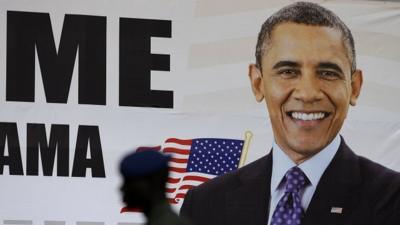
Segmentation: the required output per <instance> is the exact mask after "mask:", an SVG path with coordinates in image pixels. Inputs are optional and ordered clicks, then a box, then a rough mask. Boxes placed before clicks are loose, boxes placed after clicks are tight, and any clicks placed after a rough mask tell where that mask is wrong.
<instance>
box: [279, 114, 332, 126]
mask: <svg viewBox="0 0 400 225" xmlns="http://www.w3.org/2000/svg"><path fill="white" fill-rule="evenodd" d="M285 114H286V116H287V117H289V118H290V121H292V122H294V123H295V124H296V125H297V126H299V127H300V128H304V129H312V128H317V126H318V125H320V124H321V123H322V122H323V121H325V119H326V118H328V117H329V116H330V115H331V114H332V113H330V112H328V111H322V110H318V111H300V110H293V111H287V112H286V113H285Z"/></svg>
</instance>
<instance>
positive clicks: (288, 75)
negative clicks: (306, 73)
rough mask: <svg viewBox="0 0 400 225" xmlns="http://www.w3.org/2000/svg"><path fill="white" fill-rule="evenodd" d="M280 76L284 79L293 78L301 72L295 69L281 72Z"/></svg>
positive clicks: (279, 72)
mask: <svg viewBox="0 0 400 225" xmlns="http://www.w3.org/2000/svg"><path fill="white" fill-rule="evenodd" d="M278 74H279V75H281V76H282V77H283V78H293V77H295V76H297V75H298V74H299V71H297V70H293V69H283V70H279V71H278Z"/></svg>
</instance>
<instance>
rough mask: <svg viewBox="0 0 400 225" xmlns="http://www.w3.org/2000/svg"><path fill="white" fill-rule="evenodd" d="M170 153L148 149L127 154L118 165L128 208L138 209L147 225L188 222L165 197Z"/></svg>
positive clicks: (168, 224)
mask: <svg viewBox="0 0 400 225" xmlns="http://www.w3.org/2000/svg"><path fill="white" fill-rule="evenodd" d="M169 158H170V157H169V156H166V155H163V154H161V153H159V152H157V151H153V150H147V151H142V152H135V153H132V154H130V155H128V156H126V157H125V158H124V159H123V160H122V161H121V164H120V172H121V174H122V176H123V178H124V183H123V185H122V187H121V191H122V195H123V201H124V202H125V203H126V204H127V207H128V208H138V209H139V210H141V211H143V213H144V214H145V216H146V218H147V223H146V224H147V225H188V223H187V222H184V221H182V219H181V218H179V217H178V215H176V214H175V213H174V212H173V211H172V209H171V207H170V205H169V204H168V201H167V199H166V197H165V184H166V182H167V179H168V161H169Z"/></svg>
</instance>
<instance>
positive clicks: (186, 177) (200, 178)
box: [183, 176, 209, 182]
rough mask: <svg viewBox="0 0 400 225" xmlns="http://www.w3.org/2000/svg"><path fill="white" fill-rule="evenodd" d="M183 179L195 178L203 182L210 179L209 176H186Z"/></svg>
mask: <svg viewBox="0 0 400 225" xmlns="http://www.w3.org/2000/svg"><path fill="white" fill-rule="evenodd" d="M183 180H195V181H201V182H206V181H208V180H209V178H207V177H200V176H185V177H184V178H183Z"/></svg>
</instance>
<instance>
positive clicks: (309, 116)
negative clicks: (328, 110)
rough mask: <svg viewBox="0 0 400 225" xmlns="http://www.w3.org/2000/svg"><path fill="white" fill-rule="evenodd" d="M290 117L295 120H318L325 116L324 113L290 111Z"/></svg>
mask: <svg viewBox="0 0 400 225" xmlns="http://www.w3.org/2000/svg"><path fill="white" fill-rule="evenodd" d="M292 117H293V118H294V119H297V120H319V119H322V118H324V117H325V113H322V112H319V113H301V112H292Z"/></svg>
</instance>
